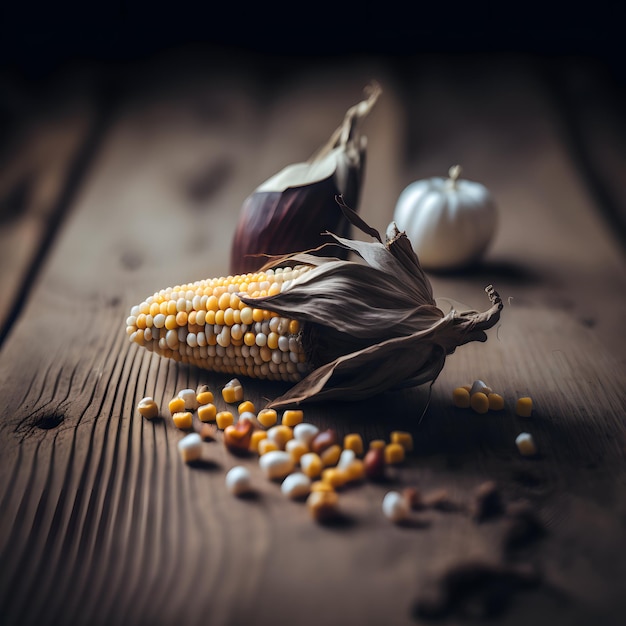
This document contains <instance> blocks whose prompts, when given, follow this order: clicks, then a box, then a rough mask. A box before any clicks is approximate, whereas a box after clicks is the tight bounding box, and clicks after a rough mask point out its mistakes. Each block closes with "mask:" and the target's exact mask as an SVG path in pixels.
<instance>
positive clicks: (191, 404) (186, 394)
mask: <svg viewBox="0 0 626 626" xmlns="http://www.w3.org/2000/svg"><path fill="white" fill-rule="evenodd" d="M178 397H179V398H182V400H183V402H184V403H185V410H186V411H195V410H196V409H197V408H198V399H197V398H196V392H195V391H194V390H193V389H181V390H180V391H179V392H178Z"/></svg>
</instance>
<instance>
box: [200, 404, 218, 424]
mask: <svg viewBox="0 0 626 626" xmlns="http://www.w3.org/2000/svg"><path fill="white" fill-rule="evenodd" d="M216 417H217V407H216V406H215V405H214V404H213V403H211V402H209V403H208V404H201V405H200V406H199V407H198V419H199V420H200V421H201V422H214V421H215V418H216Z"/></svg>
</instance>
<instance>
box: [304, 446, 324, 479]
mask: <svg viewBox="0 0 626 626" xmlns="http://www.w3.org/2000/svg"><path fill="white" fill-rule="evenodd" d="M300 469H301V470H302V472H303V473H305V474H306V475H307V476H308V477H309V478H317V477H318V476H319V475H320V474H321V473H322V470H323V469H324V464H323V463H322V459H320V456H319V454H316V453H315V452H305V453H304V454H303V455H302V456H301V457H300Z"/></svg>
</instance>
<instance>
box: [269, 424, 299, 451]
mask: <svg viewBox="0 0 626 626" xmlns="http://www.w3.org/2000/svg"><path fill="white" fill-rule="evenodd" d="M267 438H268V439H271V440H272V441H274V442H275V443H276V445H277V446H278V448H279V449H280V450H284V449H285V445H286V444H287V442H288V441H289V440H290V439H293V429H292V428H290V427H289V426H285V425H284V424H277V425H276V426H272V427H271V428H268V430H267Z"/></svg>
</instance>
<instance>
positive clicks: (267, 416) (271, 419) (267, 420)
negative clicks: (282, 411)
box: [256, 409, 278, 428]
mask: <svg viewBox="0 0 626 626" xmlns="http://www.w3.org/2000/svg"><path fill="white" fill-rule="evenodd" d="M256 418H257V419H258V420H259V423H260V424H261V426H263V427H264V428H271V427H272V426H274V425H275V424H276V422H277V421H278V414H277V413H276V411H274V409H261V410H260V411H259V412H258V413H257V416H256Z"/></svg>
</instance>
